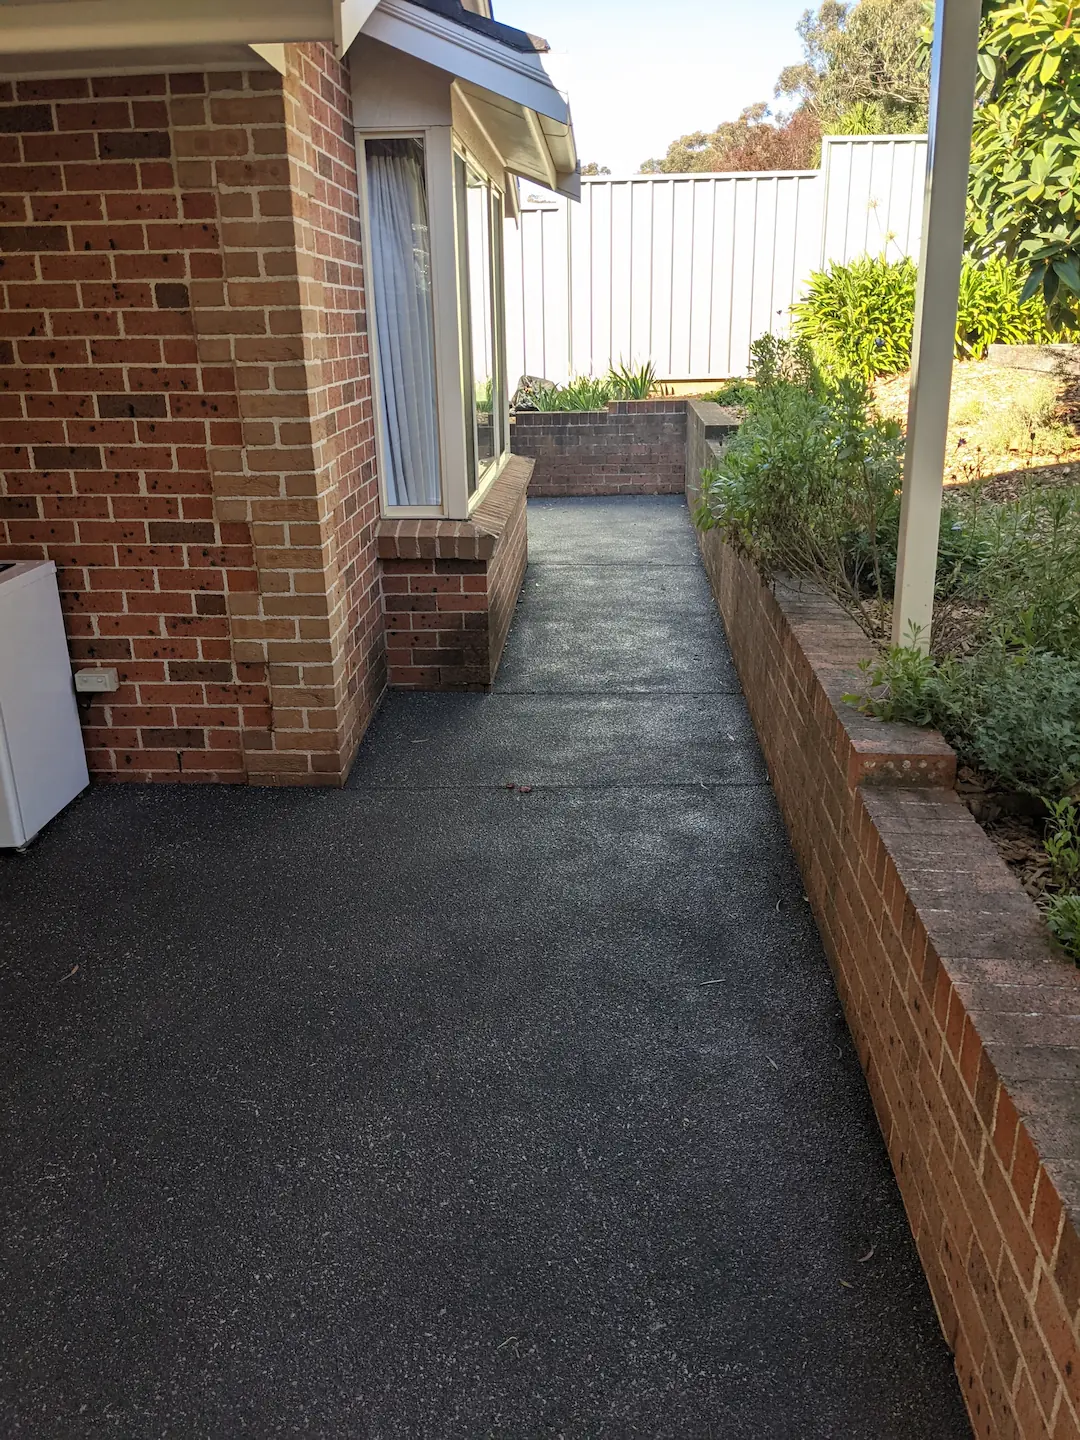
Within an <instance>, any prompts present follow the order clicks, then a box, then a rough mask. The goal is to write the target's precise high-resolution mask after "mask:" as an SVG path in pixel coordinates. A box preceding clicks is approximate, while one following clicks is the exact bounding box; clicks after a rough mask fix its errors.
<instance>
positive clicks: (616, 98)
mask: <svg viewBox="0 0 1080 1440" xmlns="http://www.w3.org/2000/svg"><path fill="white" fill-rule="evenodd" d="M809 4H810V0H755V3H752V4H747V3H746V0H493V10H494V14H495V18H496V19H497V20H501V21H503V22H504V23H505V24H507V25H516V26H517V27H518V28H519V29H521V30H528V31H530V32H531V33H532V34H534V35H542V36H543V37H544V39H545V40H547V41H548V42H549V44H550V45H551V54H550V55H546V56H544V63H545V65H546V66H547V69H548V73H549V74H550V75H551V78H552V79H553V80H554V82H555V83H556V84H557V85H558V86H559V88H560V89H561V90H565V91H567V92H568V94H569V96H570V108H571V112H572V114H573V117H574V134H575V137H576V139H577V147H578V153H579V154H580V156H581V159H582V162H583V163H586V162H588V161H590V160H595V161H597V162H598V163H599V164H601V165H607V166H608V167H609V168H610V169H611V171H612V173H613V174H615V175H629V174H633V173H634V172H635V171H636V170H637V169H638V168H639V166H640V165H641V162H642V161H643V160H647V159H649V158H650V157H652V156H662V155H663V154H664V152H665V151H666V150H667V147H668V145H669V144H670V142H671V141H672V140H675V139H677V138H678V137H679V136H680V135H685V134H687V133H689V132H690V131H691V130H712V129H714V128H715V127H716V125H717V123H718V122H719V121H721V120H734V119H735V117H736V116H737V115H738V114H739V112H740V110H742V109H744V107H745V106H747V105H752V104H753V103H754V102H755V101H757V100H767V101H770V102H771V101H772V99H773V87H774V86H775V84H776V77H777V76H778V75H779V73H780V71H781V70H782V69H783V68H784V66H785V65H790V64H794V63H795V62H797V61H799V60H801V59H802V46H801V44H800V41H799V37H798V35H797V34H796V33H795V26H796V24H797V23H798V21H799V18H800V16H801V15H802V13H803V11H804V10H806V9H807V8H808V6H809ZM815 8H816V3H815Z"/></svg>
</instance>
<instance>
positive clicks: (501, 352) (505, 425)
mask: <svg viewBox="0 0 1080 1440" xmlns="http://www.w3.org/2000/svg"><path fill="white" fill-rule="evenodd" d="M454 152H455V154H456V155H460V156H461V158H462V160H463V161H464V162H465V167H466V169H467V170H470V169H471V170H472V171H474V173H475V174H477V175H479V176H480V177H481V178H482V180H483V182H484V186H485V189H486V192H487V216H488V225H489V227H490V229H489V240H490V265H491V282H492V283H491V300H492V314H491V344H492V372H493V373H492V381H493V382H494V380H495V379H496V377H497V378H498V380H499V394H498V401H499V441H500V444H501V447H502V448H501V449H500V450H499V453H498V454H497V455H494V456H493V457H492V458H491V459H490V460H489V461H488V462H487V464H486V465H485V466H484V468H483V470H478V473H477V477H476V489H475V490H474V491H473V493H472V494H471V495H470V496H469V508H470V510H471V509H475V507H476V506H477V505H478V504H479V503H480V500H481V499H482V497H483V495H484V494H485V492H486V491H487V490H488V489H489V487H490V486H491V483H492V481H494V480H495V479H496V478H497V477H498V475H499V474H500V472H501V471H502V469H503V466H504V465H505V464H506V462H507V460H509V458H510V395H509V389H508V385H507V378H506V314H505V312H506V275H505V270H504V256H503V235H502V228H501V225H496V221H495V204H494V202H495V200H496V198H497V199H498V202H499V213H500V215H501V216H505V214H506V194H505V192H504V190H503V187H502V185H501V184H500V183H499V182H498V181H497V180H496V179H495V177H494V176H492V175H490V174H488V171H487V169H486V167H485V166H484V165H483V164H482V163H481V161H480V160H479V159H478V158H477V156H476V155H475V154H474V153H473V151H471V150H470V149H469V147H468V146H467V145H466V144H465V143H464V142H463V141H462V140H461V139H460V138H459V137H458V136H456V135H455V137H454ZM455 200H456V196H455ZM457 213H458V212H457V208H456V205H455V211H454V214H455V219H456V216H457ZM454 233H455V237H457V227H456V225H455V231H454ZM464 260H465V268H464V273H465V277H466V283H467V281H468V273H469V267H468V257H467V256H466V257H464ZM461 261H462V257H461V256H460V255H459V257H458V263H459V266H460V264H461ZM459 273H460V272H459ZM460 324H461V335H460V339H459V344H461V342H463V340H464V337H465V327H466V325H468V326H469V329H470V331H471V327H472V315H471V307H470V308H469V309H467V310H466V311H465V313H463V314H462V315H461V320H460ZM461 348H462V352H463V353H462V367H461V369H462V374H461V387H462V388H461V411H462V417H463V421H462V423H463V425H464V414H465V405H466V399H467V397H468V396H469V394H470V392H471V390H472V387H473V384H474V379H475V377H474V376H473V374H472V365H471V363H470V365H469V367H468V369H467V370H466V366H465V361H464V346H463V344H462V346H461ZM495 399H496V396H495V389H494V383H493V385H492V405H493V406H494V403H495ZM472 413H473V449H472V453H473V454H474V455H476V453H477V451H478V448H479V443H478V442H479V436H478V435H477V429H478V426H477V421H476V411H475V401H474V408H473V412H472ZM466 465H468V450H467V451H466ZM467 488H468V475H467V474H466V489H467Z"/></svg>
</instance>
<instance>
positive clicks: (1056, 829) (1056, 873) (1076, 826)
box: [1044, 796, 1080, 890]
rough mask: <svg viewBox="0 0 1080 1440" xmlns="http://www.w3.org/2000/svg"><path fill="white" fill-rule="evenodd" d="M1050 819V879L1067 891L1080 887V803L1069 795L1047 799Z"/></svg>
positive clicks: (1048, 827) (1047, 828) (1048, 823)
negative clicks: (1062, 797) (1059, 798)
mask: <svg viewBox="0 0 1080 1440" xmlns="http://www.w3.org/2000/svg"><path fill="white" fill-rule="evenodd" d="M1046 809H1047V814H1048V817H1049V818H1048V820H1047V825H1046V830H1047V833H1046V840H1045V842H1044V848H1045V850H1046V853H1047V856H1048V857H1049V860H1050V878H1051V880H1052V881H1053V883H1054V884H1055V885H1059V886H1060V887H1061V888H1062V889H1063V890H1076V889H1080V805H1078V804H1077V803H1076V801H1075V800H1073V799H1071V798H1070V797H1068V796H1066V797H1065V798H1064V799H1061V800H1048V801H1047V802H1046Z"/></svg>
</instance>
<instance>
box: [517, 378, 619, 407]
mask: <svg viewBox="0 0 1080 1440" xmlns="http://www.w3.org/2000/svg"><path fill="white" fill-rule="evenodd" d="M531 398H532V401H533V404H534V405H535V406H536V408H537V410H605V409H606V408H607V404H608V401H609V400H614V398H615V391H614V388H613V386H612V384H611V381H610V380H609V379H608V377H607V376H606V375H605V376H602V377H601V378H600V379H599V380H597V379H595V378H594V377H593V376H592V375H576V376H574V378H573V379H571V380H568V381H567V382H566V384H565V385H552V386H545V387H543V388H539V387H538V388H537V389H535V390H534V391H533V393H532V396H531Z"/></svg>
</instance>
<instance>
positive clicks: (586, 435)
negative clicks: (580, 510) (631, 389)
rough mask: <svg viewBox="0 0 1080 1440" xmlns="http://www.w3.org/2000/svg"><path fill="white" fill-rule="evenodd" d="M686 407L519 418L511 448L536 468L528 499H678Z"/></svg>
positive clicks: (656, 403)
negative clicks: (663, 497) (571, 497)
mask: <svg viewBox="0 0 1080 1440" xmlns="http://www.w3.org/2000/svg"><path fill="white" fill-rule="evenodd" d="M686 405H687V402H686V401H685V400H679V399H670V400H617V401H612V403H611V404H610V405H608V407H607V409H606V410H568V411H531V410H530V411H521V412H519V413H518V414H517V415H516V416H515V418H514V424H513V435H512V439H511V449H512V450H513V451H514V454H515V455H527V456H530V457H531V458H532V459H534V460H535V461H536V467H535V469H534V471H533V478H532V481H531V483H530V485H529V494H530V495H533V496H536V497H539V496H557V495H678V494H681V493H682V489H683V483H684V475H685V471H686Z"/></svg>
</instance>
